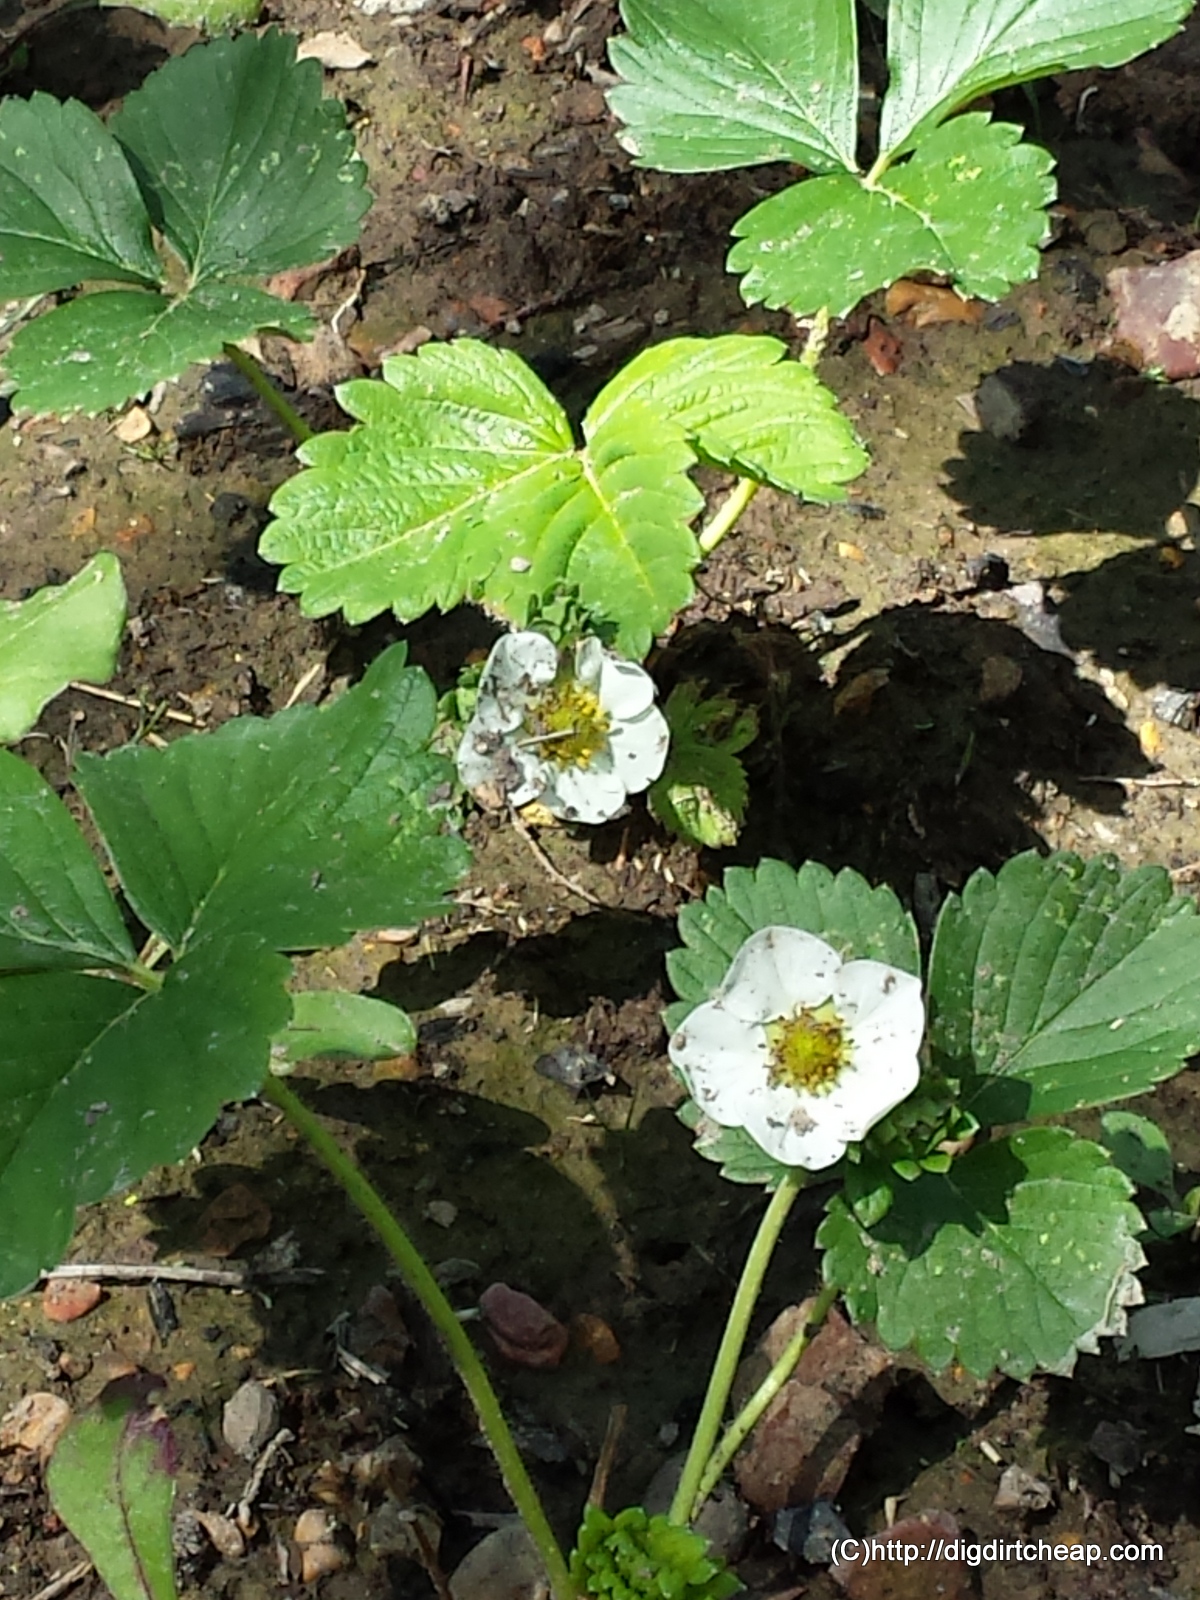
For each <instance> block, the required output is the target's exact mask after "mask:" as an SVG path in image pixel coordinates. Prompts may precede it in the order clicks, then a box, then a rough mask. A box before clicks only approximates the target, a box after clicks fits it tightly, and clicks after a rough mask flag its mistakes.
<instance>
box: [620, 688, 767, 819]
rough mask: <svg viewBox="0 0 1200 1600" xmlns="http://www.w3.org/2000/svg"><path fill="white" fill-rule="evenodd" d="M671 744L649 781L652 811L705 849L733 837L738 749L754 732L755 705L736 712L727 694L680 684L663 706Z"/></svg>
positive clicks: (741, 809)
mask: <svg viewBox="0 0 1200 1600" xmlns="http://www.w3.org/2000/svg"><path fill="white" fill-rule="evenodd" d="M663 710H664V713H665V715H666V718H667V723H668V725H669V727H670V729H671V745H670V750H669V752H668V755H667V765H666V767H665V768H664V770H663V773H662V776H661V777H660V778H658V779H657V780H656V781H655V782H654V783H652V784H651V785H650V789H649V791H648V795H647V798H648V800H649V804H650V810H651V811H652V812H653V814H654V816H655V817H656V818H657V819H658V821H659V822H661V823H662V825H663V826H664V827H665V828H669V829H670V830H671V831H672V833H677V834H678V835H679V836H680V837H681V838H684V839H688V840H690V841H691V842H693V843H695V844H698V845H701V846H703V847H704V848H706V849H709V850H719V849H724V848H725V847H727V846H729V845H731V844H734V843H735V842H736V841H737V836H738V831H739V829H740V827H741V824H742V821H743V820H744V818H745V815H746V801H747V798H748V789H747V784H746V769H745V768H744V767H743V765H742V763H741V762H740V761H739V760H738V752H739V751H741V750H744V749H745V748H746V746H747V745H748V744H751V743H752V742H753V740H754V739H755V738H756V737H757V734H758V717H757V716H756V714H755V712H754V710H753V708H749V709H747V710H744V711H739V709H738V707H737V704H736V703H735V702H734V701H733V700H731V699H730V698H729V697H728V695H715V696H713V697H711V698H710V699H708V700H702V699H701V698H700V687H699V685H698V684H695V683H688V682H685V683H679V684H676V686H675V687H674V689H672V690H671V695H670V698H669V699H668V701H667V703H666V705H665V706H664V707H663Z"/></svg>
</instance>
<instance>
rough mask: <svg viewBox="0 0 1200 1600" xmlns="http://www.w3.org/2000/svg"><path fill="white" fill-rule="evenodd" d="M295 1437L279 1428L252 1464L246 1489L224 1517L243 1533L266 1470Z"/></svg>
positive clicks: (249, 1519)
mask: <svg viewBox="0 0 1200 1600" xmlns="http://www.w3.org/2000/svg"><path fill="white" fill-rule="evenodd" d="M295 1437H296V1435H295V1434H294V1433H293V1432H292V1430H291V1429H290V1428H280V1430H279V1432H278V1433H277V1434H276V1435H275V1437H274V1438H273V1439H268V1441H267V1443H266V1445H265V1447H264V1449H263V1452H262V1454H261V1455H260V1456H259V1458H258V1460H257V1461H256V1462H255V1463H254V1466H253V1468H252V1469H251V1472H250V1476H249V1477H248V1478H247V1479H246V1487H245V1488H244V1489H243V1490H242V1492H241V1494H240V1495H239V1497H238V1500H237V1504H236V1505H232V1506H230V1507H229V1509H228V1511H226V1513H225V1515H226V1516H227V1517H232V1518H233V1519H234V1521H235V1522H236V1523H237V1525H238V1527H239V1528H241V1529H242V1530H243V1532H244V1531H245V1530H246V1529H247V1528H248V1527H249V1526H250V1523H251V1513H252V1512H253V1510H254V1502H255V1501H256V1500H257V1499H258V1496H259V1492H260V1490H261V1489H262V1486H263V1479H264V1478H265V1477H266V1475H267V1468H268V1467H269V1466H270V1465H271V1463H272V1461H274V1459H275V1457H276V1456H277V1455H278V1454H279V1453H280V1451H281V1450H282V1449H283V1447H284V1445H288V1444H291V1443H292V1441H293V1440H294V1439H295Z"/></svg>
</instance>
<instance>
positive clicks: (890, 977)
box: [670, 927, 925, 1171]
mask: <svg viewBox="0 0 1200 1600" xmlns="http://www.w3.org/2000/svg"><path fill="white" fill-rule="evenodd" d="M924 1027H925V1013H924V1007H923V1005H922V1003H921V985H920V982H919V980H918V979H916V978H914V977H913V976H912V974H911V973H907V972H901V971H900V970H899V968H897V967H890V966H887V965H886V964H885V963H884V962H882V961H847V962H843V961H842V959H841V957H840V956H839V955H838V953H837V951H836V950H834V949H833V948H832V946H830V945H828V944H826V943H825V941H824V940H823V939H818V938H817V937H816V935H815V934H811V933H805V932H803V931H802V930H801V929H799V928H788V927H775V928H763V929H761V930H760V931H759V932H758V933H755V934H752V935H751V937H750V938H749V939H747V940H746V943H745V944H744V945H743V946H742V948H741V949H740V950H739V951H738V953H737V955H736V956H735V958H734V961H733V964H732V966H731V967H730V969H729V972H728V973H727V975H726V977H725V979H724V981H723V982H722V983H721V984H720V986H719V987H718V988H717V990H716V991H715V992H714V994H713V997H712V999H711V1000H710V1001H709V1002H708V1003H707V1004H705V1005H702V1006H697V1008H696V1009H695V1011H693V1012H692V1014H691V1015H690V1016H689V1017H688V1018H687V1020H686V1021H685V1022H684V1024H683V1025H682V1027H680V1028H678V1029H677V1030H676V1032H675V1034H674V1036H673V1038H672V1039H671V1044H670V1054H671V1060H672V1061H673V1062H674V1064H675V1066H676V1067H677V1068H678V1070H679V1072H680V1074H681V1075H682V1077H683V1079H684V1082H685V1083H686V1085H687V1088H688V1091H689V1093H690V1094H691V1096H692V1098H693V1100H695V1102H696V1104H697V1105H698V1106H699V1107H700V1110H701V1111H702V1112H703V1113H704V1115H705V1116H707V1117H709V1118H711V1120H712V1121H713V1122H715V1123H718V1124H719V1125H720V1126H722V1127H726V1128H743V1129H744V1130H745V1131H746V1132H747V1133H748V1134H749V1135H750V1137H751V1138H752V1139H753V1140H754V1141H755V1142H756V1143H757V1144H758V1145H759V1146H761V1148H762V1149H763V1150H765V1151H766V1152H767V1154H768V1155H770V1156H773V1157H774V1158H775V1159H776V1160H777V1161H780V1162H782V1163H784V1164H785V1165H786V1166H789V1167H806V1168H808V1169H809V1170H810V1171H821V1170H822V1169H824V1168H825V1167H830V1166H832V1165H833V1164H834V1162H836V1161H838V1160H840V1158H841V1157H842V1156H843V1155H844V1154H845V1150H846V1146H847V1145H848V1144H851V1143H855V1142H857V1141H858V1140H860V1139H862V1138H864V1137H865V1135H866V1134H867V1133H868V1132H869V1130H870V1129H871V1128H872V1127H874V1125H875V1124H876V1123H877V1122H878V1121H879V1120H880V1118H882V1117H884V1116H886V1115H887V1113H888V1112H889V1111H891V1110H892V1108H893V1107H894V1106H897V1105H899V1104H900V1102H901V1101H902V1100H905V1099H907V1097H908V1096H909V1095H910V1094H911V1093H912V1092H913V1090H914V1089H915V1088H916V1087H917V1081H918V1079H919V1077H920V1065H919V1062H918V1050H919V1048H920V1044H921V1036H922V1033H923V1031H924Z"/></svg>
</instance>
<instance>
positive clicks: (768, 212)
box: [728, 113, 1054, 316]
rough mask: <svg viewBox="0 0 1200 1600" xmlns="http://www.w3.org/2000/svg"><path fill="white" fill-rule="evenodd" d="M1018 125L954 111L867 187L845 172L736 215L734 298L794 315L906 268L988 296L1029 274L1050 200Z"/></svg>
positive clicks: (838, 302) (1043, 167)
mask: <svg viewBox="0 0 1200 1600" xmlns="http://www.w3.org/2000/svg"><path fill="white" fill-rule="evenodd" d="M1020 138H1021V130H1020V129H1019V128H1017V127H1014V126H1012V125H1011V124H1009V123H1004V122H992V121H991V120H990V119H989V118H988V117H987V116H985V115H984V114H982V113H972V114H970V115H968V116H962V117H956V118H955V119H954V121H953V122H949V123H947V124H946V125H945V126H944V127H942V128H939V129H937V130H936V131H935V132H934V133H932V134H931V135H930V136H929V137H928V138H927V139H926V140H925V141H924V143H923V144H921V145H920V146H919V148H918V149H917V150H916V151H915V152H914V154H913V155H912V156H911V157H910V158H909V159H908V160H907V161H904V162H902V163H901V164H900V165H898V166H896V167H893V168H891V169H890V170H889V171H888V172H886V173H885V174H884V175H883V177H882V178H880V179H879V181H878V183H877V184H874V185H871V186H869V187H868V186H867V185H865V184H863V183H860V182H859V180H858V179H857V178H853V177H849V176H846V175H844V174H842V175H839V176H836V177H827V178H815V179H812V180H810V181H809V182H807V183H800V184H794V185H793V186H792V187H791V188H790V189H784V190H783V191H782V192H781V193H779V194H776V195H772V196H771V197H770V199H768V200H764V201H762V202H761V203H760V204H759V205H757V206H755V207H754V208H753V210H751V211H748V212H747V213H746V215H745V216H744V217H742V218H740V219H739V221H738V222H737V223H736V224H735V226H734V233H735V234H736V235H737V238H738V242H737V243H736V244H735V245H734V247H733V249H732V250H731V251H730V253H729V262H728V264H729V268H730V270H731V271H733V272H741V273H743V274H744V277H743V279H742V285H741V290H742V296H743V298H744V299H745V300H746V301H747V302H750V303H753V302H755V301H760V300H761V301H764V302H765V303H766V304H767V305H768V306H770V307H772V308H773V309H774V308H776V307H779V306H784V305H786V306H788V307H789V308H790V309H791V310H792V311H793V312H795V313H796V314H797V315H798V316H808V315H811V314H812V313H813V312H815V311H818V310H820V309H821V307H823V306H824V307H828V309H829V311H830V312H831V314H832V315H834V316H844V315H845V314H846V313H847V312H848V311H850V310H851V309H852V308H853V307H854V306H855V305H857V303H858V302H859V300H861V299H862V298H863V296H864V295H867V294H871V293H873V292H874V290H876V289H880V288H883V287H885V286H886V285H888V284H890V283H894V282H895V280H896V279H897V278H902V277H904V276H906V275H907V274H908V273H911V272H917V271H922V270H924V271H929V272H941V273H945V274H947V275H948V276H950V277H952V278H953V279H954V280H955V282H956V283H957V284H958V286H959V287H960V288H961V289H962V291H963V292H964V293H965V294H968V295H981V296H982V297H984V298H985V299H993V300H994V299H998V298H999V297H1000V296H1001V295H1003V294H1005V293H1006V292H1007V290H1008V289H1009V287H1010V286H1011V285H1012V284H1014V283H1020V282H1022V281H1023V280H1025V279H1026V278H1032V277H1034V276H1036V274H1037V270H1038V247H1039V245H1041V244H1042V243H1044V241H1045V238H1046V236H1047V224H1046V217H1045V212H1044V207H1045V206H1046V205H1047V204H1048V203H1049V201H1050V200H1052V199H1053V198H1054V180H1053V178H1052V177H1051V176H1050V171H1051V167H1052V165H1053V163H1052V160H1051V158H1050V156H1049V155H1047V153H1046V152H1045V151H1044V150H1042V149H1041V148H1040V147H1039V146H1037V145H1031V144H1022V143H1020V142H1019V141H1020Z"/></svg>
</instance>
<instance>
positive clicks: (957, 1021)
mask: <svg viewBox="0 0 1200 1600" xmlns="http://www.w3.org/2000/svg"><path fill="white" fill-rule="evenodd" d="M1197 972H1200V918H1198V917H1197V916H1196V915H1195V907H1194V906H1193V904H1192V902H1191V901H1190V900H1186V899H1184V898H1182V897H1180V896H1176V895H1175V894H1174V892H1173V890H1172V887H1171V880H1170V878H1169V877H1168V875H1167V873H1166V872H1164V871H1163V870H1162V869H1161V868H1160V867H1140V868H1138V869H1137V870H1136V871H1132V872H1123V871H1122V870H1121V869H1120V867H1119V866H1118V865H1117V864H1116V862H1115V861H1114V860H1113V859H1112V858H1111V857H1103V856H1101V857H1097V858H1095V859H1093V860H1091V861H1088V862H1087V863H1084V862H1083V861H1081V860H1080V859H1079V857H1078V856H1073V855H1069V854H1066V853H1062V854H1057V855H1053V856H1049V857H1040V856H1037V855H1034V854H1032V853H1030V854H1027V855H1022V856H1017V857H1015V858H1014V859H1013V860H1011V861H1009V862H1006V863H1005V865H1004V867H1003V868H1001V870H1000V873H999V874H998V876H996V877H993V876H992V875H991V873H988V872H984V871H979V872H976V873H974V874H973V875H972V877H971V878H970V879H969V880H968V882H967V884H966V886H965V888H964V889H963V892H962V896H961V898H960V897H958V896H951V897H950V899H948V900H947V901H946V903H945V905H944V906H943V908H942V912H941V915H940V917H939V918H938V925H937V930H936V932H935V934H934V941H933V951H932V953H931V956H930V967H929V1004H930V1012H931V1019H930V1040H931V1043H932V1046H933V1049H934V1053H935V1059H938V1058H940V1061H941V1064H942V1066H943V1069H944V1070H945V1071H946V1072H947V1074H948V1075H950V1076H954V1077H960V1078H962V1079H963V1080H964V1091H963V1092H964V1104H965V1105H966V1106H967V1107H968V1108H969V1109H970V1110H971V1111H972V1112H973V1113H974V1114H975V1116H977V1117H979V1119H980V1121H981V1122H984V1123H985V1124H986V1123H1002V1122H1015V1121H1021V1120H1024V1119H1025V1118H1027V1117H1045V1116H1055V1115H1058V1114H1060V1113H1062V1112H1064V1111H1077V1110H1079V1109H1081V1108H1082V1107H1084V1106H1094V1105H1103V1104H1105V1103H1107V1102H1109V1101H1112V1100H1121V1099H1127V1098H1128V1097H1130V1096H1132V1095H1136V1094H1143V1093H1144V1092H1145V1091H1146V1090H1147V1089H1150V1088H1151V1087H1152V1086H1153V1085H1154V1084H1156V1083H1159V1082H1161V1081H1162V1079H1164V1078H1169V1077H1170V1076H1171V1075H1172V1074H1173V1073H1175V1072H1177V1071H1178V1070H1179V1068H1180V1067H1181V1066H1182V1065H1183V1063H1184V1061H1185V1059H1186V1058H1187V1057H1188V1056H1189V1055H1192V1054H1194V1053H1195V1052H1196V1051H1197V1050H1200V985H1198V984H1197V982H1196V974H1197Z"/></svg>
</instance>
